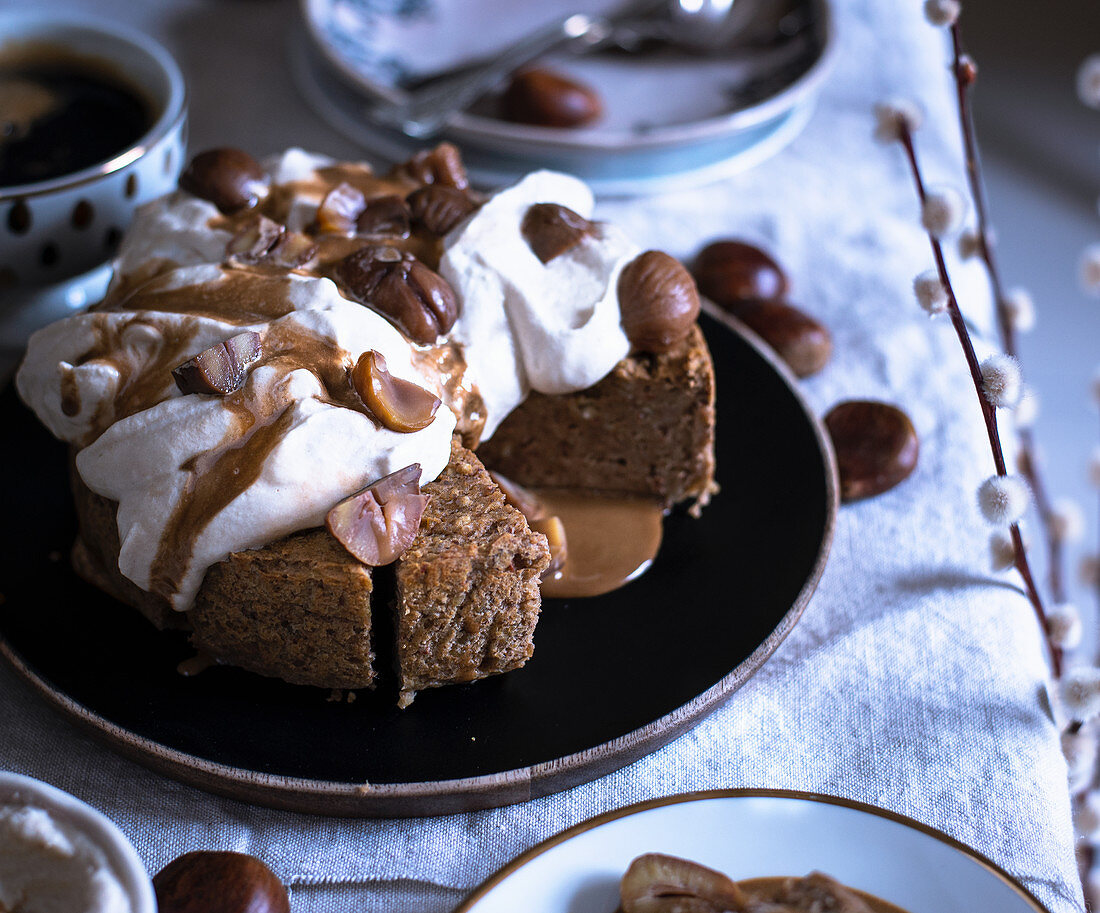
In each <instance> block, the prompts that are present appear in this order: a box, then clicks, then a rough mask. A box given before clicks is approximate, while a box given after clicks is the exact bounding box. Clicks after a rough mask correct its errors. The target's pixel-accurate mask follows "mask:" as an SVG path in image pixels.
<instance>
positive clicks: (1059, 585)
mask: <svg viewBox="0 0 1100 913" xmlns="http://www.w3.org/2000/svg"><path fill="white" fill-rule="evenodd" d="M951 46H952V49H953V52H954V58H955V59H954V61H953V63H952V68H951V72H952V73H953V75H954V77H955V91H956V94H957V96H958V101H959V127H960V129H961V132H962V140H963V148H964V150H965V152H966V180H967V183H968V184H969V185H970V196H971V198H972V199H973V200H974V212H975V214H976V216H977V220H978V254H979V256H980V257H981V259H982V262H983V263H984V264H985V270H986V273H987V274H988V276H989V284H990V286H991V288H992V289H993V300H994V302H995V304H996V312H997V326H998V328H999V329H1000V336H1001V347H1002V348H1003V349H1004V351H1005V353H1006V354H1008V355H1011V356H1012V357H1013V358H1015V359H1017V360H1019V351H1018V348H1017V345H1016V329H1015V327H1013V326H1012V318H1011V315H1010V313H1009V308H1008V304H1007V302H1006V300H1005V289H1004V283H1003V282H1002V281H1001V273H1000V270H999V269H998V268H997V259H996V256H995V254H994V250H993V234H992V230H991V228H990V225H989V205H988V203H987V202H986V196H985V182H984V181H983V180H982V161H981V156H980V155H979V152H978V137H977V132H976V131H975V129H974V116H973V112H972V110H971V106H970V89H971V87H972V86H973V84H974V71H973V69H972V67H973V64H972V62H970V61H969V60H968V59H967V57H966V54H965V52H964V51H963V47H962V36H961V33H960V31H959V24H958V22H956V23H954V24H953V25H952V26H951ZM1017 433H1018V437H1019V452H1018V453H1017V456H1016V462H1017V465H1018V466H1019V469H1020V472H1021V473H1022V474H1023V476H1024V478H1026V479H1027V481H1028V484H1029V485H1030V486H1031V492H1032V495H1033V496H1034V498H1035V507H1036V509H1037V510H1038V512H1039V520H1040V522H1041V524H1042V527H1043V535H1044V538H1045V539H1046V545H1047V563H1048V565H1049V566H1048V569H1047V570H1048V574H1049V577H1050V595H1051V598H1052V599H1053V600H1054V601H1055V602H1065V601H1066V590H1065V574H1064V567H1063V565H1064V555H1063V548H1062V540H1061V537H1060V536H1058V535H1055V534H1054V532H1053V529H1054V510H1053V507H1052V505H1051V501H1050V497H1049V495H1048V494H1047V489H1046V485H1045V484H1044V481H1043V478H1042V473H1041V472H1040V462H1039V458H1038V446H1037V444H1036V442H1035V435H1034V433H1033V432H1032V430H1031V429H1030V428H1020V429H1018V432H1017Z"/></svg>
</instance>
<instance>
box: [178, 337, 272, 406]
mask: <svg viewBox="0 0 1100 913" xmlns="http://www.w3.org/2000/svg"><path fill="white" fill-rule="evenodd" d="M262 355H263V347H262V345H261V342H260V334H259V333H253V332H252V331H248V332H246V333H239V334H237V335H236V336H232V337H230V338H229V339H227V340H226V341H225V342H221V343H218V345H216V346H211V347H210V348H209V349H204V350H203V351H202V352H200V353H199V354H198V355H196V356H195V357H194V358H192V359H189V360H188V361H185V362H184V363H183V364H182V365H180V366H179V367H178V368H174V369H173V371H172V377H173V379H174V380H175V381H176V386H177V387H179V389H180V392H181V393H213V394H217V395H219V396H227V395H228V394H230V393H236V392H237V391H238V390H240V389H241V387H242V386H244V381H245V378H246V377H248V369H249V368H250V367H251V366H252V365H254V364H255V363H256V362H257V361H259V360H260V357H261V356H262Z"/></svg>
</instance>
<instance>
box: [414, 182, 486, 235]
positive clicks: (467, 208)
mask: <svg viewBox="0 0 1100 913" xmlns="http://www.w3.org/2000/svg"><path fill="white" fill-rule="evenodd" d="M406 199H407V202H408V204H409V210H410V212H411V214H412V220H413V222H415V223H416V224H417V225H420V226H421V227H423V228H425V229H426V230H427V231H430V232H431V233H432V234H433V235H445V234H447V232H449V231H450V230H451V229H452V228H454V227H455V226H456V225H457V224H458V223H459V222H461V221H462V220H463V219H465V218H466V216H468V215H469V214H470V213H471V212H473V211H474V210H475V209H477V203H475V202H474V201H473V200H471V199H470V197H469V195H468V194H467V193H466V192H465V191H462V190H458V189H456V188H454V187H445V186H443V185H441V184H429V185H428V186H427V187H421V188H420V189H419V190H414V191H413V192H412V193H410V194H409V195H408V197H407V198H406Z"/></svg>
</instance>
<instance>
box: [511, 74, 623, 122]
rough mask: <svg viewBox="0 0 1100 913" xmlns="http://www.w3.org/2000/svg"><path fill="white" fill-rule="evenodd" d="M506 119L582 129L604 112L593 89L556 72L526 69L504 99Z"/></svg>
mask: <svg viewBox="0 0 1100 913" xmlns="http://www.w3.org/2000/svg"><path fill="white" fill-rule="evenodd" d="M500 113H501V116H502V117H503V118H504V119H505V120H509V121H513V122H515V123H518V124H535V125H537V126H540V127H580V126H583V125H584V124H590V123H592V122H593V121H594V120H596V119H597V118H598V117H599V116H600V115H601V114H602V113H603V105H602V104H601V103H600V97H599V96H598V95H597V94H596V93H595V91H594V90H593V89H591V88H590V87H588V86H586V85H584V83H581V82H577V81H576V80H574V79H570V78H569V77H567V76H563V75H562V74H561V73H555V72H554V71H553V70H544V69H530V70H522V71H521V72H519V73H516V74H515V75H514V76H513V77H512V81H511V82H510V83H509V84H508V88H506V89H505V90H504V94H503V95H501V97H500Z"/></svg>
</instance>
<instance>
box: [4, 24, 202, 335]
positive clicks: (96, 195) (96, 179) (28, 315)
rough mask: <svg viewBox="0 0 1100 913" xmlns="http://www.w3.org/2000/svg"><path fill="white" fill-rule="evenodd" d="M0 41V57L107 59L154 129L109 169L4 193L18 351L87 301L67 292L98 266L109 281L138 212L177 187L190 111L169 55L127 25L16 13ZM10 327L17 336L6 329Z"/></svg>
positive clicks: (102, 166)
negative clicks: (32, 54) (36, 52)
mask: <svg viewBox="0 0 1100 913" xmlns="http://www.w3.org/2000/svg"><path fill="white" fill-rule="evenodd" d="M0 36H3V37H2V38H0V55H3V54H4V53H5V52H7V53H11V52H12V51H13V50H15V49H17V48H18V46H19V45H21V44H24V43H33V44H34V45H36V46H37V45H39V44H45V45H49V46H56V47H59V48H62V49H64V50H65V51H66V52H69V53H72V54H76V55H79V56H80V57H87V58H97V59H101V60H103V61H105V62H106V63H107V64H108V65H109V66H110V67H112V68H113V69H114V70H115V71H116V72H118V73H119V74H120V75H121V76H122V77H123V78H124V79H126V80H127V81H128V82H129V83H132V84H133V85H134V86H136V87H138V88H139V89H140V90H142V91H143V93H144V95H145V96H146V97H147V99H148V100H149V102H150V103H151V104H152V106H153V110H154V119H153V125H152V126H151V127H150V128H149V130H148V131H147V132H146V133H145V134H144V135H143V136H142V137H141V138H140V139H138V141H137V142H136V143H135V144H134V145H132V146H130V147H129V148H127V149H122V150H120V151H119V152H118V153H117V154H116V155H115V156H114V157H112V158H110V159H108V160H107V161H104V162H100V163H98V164H96V165H93V166H91V167H88V168H84V169H81V170H80V171H75V172H73V173H71V174H66V175H62V176H61V177H57V178H53V179H51V180H48V181H40V182H38V183H33V184H20V185H16V186H9V187H0V339H2V341H3V342H4V343H5V344H11V345H15V344H17V343H18V342H19V339H13V338H12V337H13V336H22V337H24V338H25V336H26V335H27V333H28V332H29V330H31V329H34V328H36V327H37V326H40V325H43V324H45V323H48V322H49V321H50V320H52V319H55V318H56V317H59V316H63V313H64V309H65V306H66V302H67V303H68V306H69V308H70V309H72V308H73V307H79V306H80V305H82V304H83V303H85V301H84V299H85V298H86V297H87V296H86V295H77V296H75V297H74V296H73V295H68V296H66V295H65V294H64V291H65V289H64V288H63V284H64V283H67V282H68V281H69V280H72V278H73V277H77V276H81V277H87V276H88V274H89V271H92V270H95V269H96V268H99V269H100V271H101V273H102V268H103V266H102V265H103V264H104V263H105V262H106V261H107V260H108V259H109V258H110V257H111V256H112V255H113V253H114V250H115V247H116V246H117V244H118V242H119V239H120V238H121V237H122V234H123V232H124V231H125V230H126V228H127V226H128V225H129V224H130V220H131V218H132V217H133V213H134V210H135V209H136V208H137V207H138V206H140V205H141V204H143V203H145V202H148V201H149V200H152V199H154V198H156V197H158V196H161V195H163V194H165V193H167V192H168V191H170V190H172V189H173V188H174V187H175V186H176V181H177V179H178V177H179V173H180V169H181V168H182V167H183V165H184V152H185V146H186V141H187V105H186V91H185V88H184V82H183V76H182V75H181V73H180V71H179V67H178V66H177V65H176V62H175V61H174V60H173V59H172V56H171V55H170V54H169V53H168V52H167V51H166V50H164V48H162V47H161V46H160V45H159V44H157V43H156V42H155V41H153V40H152V39H151V38H149V37H148V36H146V35H143V34H142V33H140V32H137V31H134V30H133V29H130V28H128V27H127V26H123V25H119V24H116V23H111V22H105V21H103V20H99V19H88V18H71V17H69V18H65V19H58V18H56V17H50V16H47V15H44V14H35V13H25V12H11V13H2V14H0ZM85 284H87V281H86V280H85ZM99 284H100V285H102V284H103V283H102V281H101V282H100V283H99ZM74 300H75V301H77V302H78V303H77V304H75V305H74V304H73V301H74ZM51 303H52V306H51ZM59 308H60V311H61V312H60V313H59V312H58V311H59ZM12 323H17V324H18V326H19V331H18V333H14V332H13V331H11V330H10V329H9V328H8V325H9V324H12Z"/></svg>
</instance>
